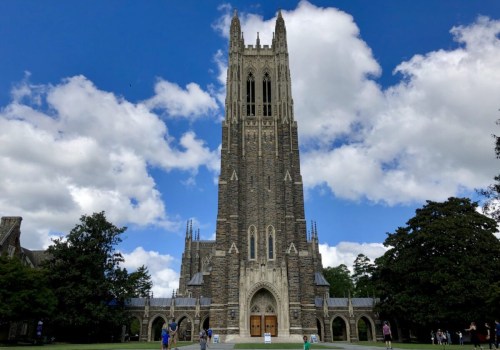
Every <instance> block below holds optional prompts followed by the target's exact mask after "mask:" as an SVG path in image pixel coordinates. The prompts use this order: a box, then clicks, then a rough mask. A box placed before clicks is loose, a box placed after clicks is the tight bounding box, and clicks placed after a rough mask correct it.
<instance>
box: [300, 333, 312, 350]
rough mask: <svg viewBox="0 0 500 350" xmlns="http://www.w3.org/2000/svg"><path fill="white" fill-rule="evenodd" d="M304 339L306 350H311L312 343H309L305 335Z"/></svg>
mask: <svg viewBox="0 0 500 350" xmlns="http://www.w3.org/2000/svg"><path fill="white" fill-rule="evenodd" d="M302 339H304V350H309V349H310V348H311V343H309V342H308V341H307V335H304V337H303V338H302Z"/></svg>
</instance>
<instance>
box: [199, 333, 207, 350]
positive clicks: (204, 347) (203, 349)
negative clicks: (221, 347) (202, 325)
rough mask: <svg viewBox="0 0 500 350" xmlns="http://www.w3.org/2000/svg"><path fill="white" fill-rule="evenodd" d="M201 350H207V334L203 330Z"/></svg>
mask: <svg viewBox="0 0 500 350" xmlns="http://www.w3.org/2000/svg"><path fill="white" fill-rule="evenodd" d="M200 350H207V334H206V333H205V331H203V330H202V331H201V332H200Z"/></svg>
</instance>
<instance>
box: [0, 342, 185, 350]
mask: <svg viewBox="0 0 500 350" xmlns="http://www.w3.org/2000/svg"><path fill="white" fill-rule="evenodd" d="M191 344H193V343H192V342H178V343H177V346H178V347H181V346H186V345H191ZM12 349H19V350H21V349H22V350H126V349H138V350H140V349H156V350H159V349H160V342H159V341H156V342H137V341H135V342H134V341H133V342H128V343H99V344H67V343H64V344H45V345H43V346H40V345H17V346H6V345H2V346H0V350H12Z"/></svg>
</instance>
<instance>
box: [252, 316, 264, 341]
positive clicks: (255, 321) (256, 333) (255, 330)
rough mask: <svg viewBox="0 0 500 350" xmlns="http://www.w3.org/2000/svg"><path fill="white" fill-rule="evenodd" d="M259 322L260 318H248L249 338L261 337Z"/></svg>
mask: <svg viewBox="0 0 500 350" xmlns="http://www.w3.org/2000/svg"><path fill="white" fill-rule="evenodd" d="M260 323H261V320H260V316H250V336H252V337H261V336H262V330H261V324H260Z"/></svg>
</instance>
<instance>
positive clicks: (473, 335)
mask: <svg viewBox="0 0 500 350" xmlns="http://www.w3.org/2000/svg"><path fill="white" fill-rule="evenodd" d="M466 331H467V332H470V341H471V343H472V344H473V345H474V349H476V348H480V349H481V350H482V349H483V347H482V346H481V343H480V341H479V335H478V334H477V327H476V322H471V323H470V326H469V328H467V329H466Z"/></svg>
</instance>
